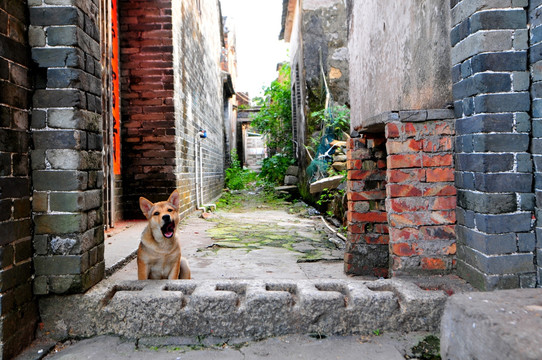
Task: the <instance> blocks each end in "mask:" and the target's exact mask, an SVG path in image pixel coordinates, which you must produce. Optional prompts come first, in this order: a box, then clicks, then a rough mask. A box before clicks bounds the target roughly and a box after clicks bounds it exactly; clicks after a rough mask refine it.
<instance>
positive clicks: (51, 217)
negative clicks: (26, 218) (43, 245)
mask: <svg viewBox="0 0 542 360" xmlns="http://www.w3.org/2000/svg"><path fill="white" fill-rule="evenodd" d="M34 224H35V227H34V231H35V233H36V234H38V235H42V234H73V233H81V232H84V231H86V230H87V215H86V214H83V213H74V214H38V215H35V216H34Z"/></svg>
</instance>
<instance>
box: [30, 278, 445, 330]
mask: <svg viewBox="0 0 542 360" xmlns="http://www.w3.org/2000/svg"><path fill="white" fill-rule="evenodd" d="M446 299H447V296H446V295H445V293H444V292H443V291H440V290H436V291H428V290H423V289H421V288H419V287H418V286H416V285H414V284H412V283H408V282H405V281H401V280H395V279H386V280H384V279H382V280H376V281H360V280H353V281H347V280H301V281H294V280H282V281H278V280H274V281H263V280H227V281H196V280H184V281H183V280H159V281H158V280H148V281H123V282H104V283H102V284H100V285H98V286H96V287H95V288H93V289H91V290H90V291H88V292H87V293H85V294H77V295H70V296H56V295H54V296H48V297H43V298H41V299H40V311H41V318H42V322H43V324H44V329H43V331H45V332H46V333H48V336H50V337H52V338H54V339H57V340H62V339H66V338H74V337H77V338H81V337H91V336H96V335H102V334H116V335H120V336H124V337H127V338H141V337H149V336H214V337H222V338H224V337H244V338H249V339H261V338H265V337H269V336H279V335H285V334H309V333H319V334H326V335H352V334H370V333H372V332H373V331H375V330H380V331H386V332H390V331H395V332H410V331H436V330H437V329H438V327H439V323H440V317H441V315H442V311H443V309H444V304H445V302H446Z"/></svg>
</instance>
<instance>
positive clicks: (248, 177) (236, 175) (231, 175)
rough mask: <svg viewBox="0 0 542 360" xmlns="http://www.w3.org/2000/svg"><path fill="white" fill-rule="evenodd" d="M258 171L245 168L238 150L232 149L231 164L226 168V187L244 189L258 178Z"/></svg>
mask: <svg viewBox="0 0 542 360" xmlns="http://www.w3.org/2000/svg"><path fill="white" fill-rule="evenodd" d="M256 176H257V175H256V173H255V172H253V171H251V170H248V169H243V168H242V167H241V162H240V161H239V156H238V155H237V151H236V150H235V149H233V150H232V151H231V166H230V167H229V168H227V169H226V179H225V181H226V187H227V188H228V189H230V190H242V189H244V188H245V187H246V186H247V184H249V183H251V182H253V181H255V180H256Z"/></svg>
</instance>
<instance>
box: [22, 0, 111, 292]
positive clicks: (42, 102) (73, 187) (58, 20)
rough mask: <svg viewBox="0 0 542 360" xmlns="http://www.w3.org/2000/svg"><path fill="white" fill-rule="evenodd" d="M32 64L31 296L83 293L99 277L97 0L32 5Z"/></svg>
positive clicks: (100, 141) (101, 264)
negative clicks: (32, 257) (33, 77)
mask: <svg viewBox="0 0 542 360" xmlns="http://www.w3.org/2000/svg"><path fill="white" fill-rule="evenodd" d="M28 5H29V9H28V11H29V15H30V27H29V35H28V37H29V43H30V45H31V47H32V50H31V56H32V60H33V61H34V63H35V64H34V65H35V67H34V71H35V72H34V74H35V82H34V84H35V89H34V93H33V96H32V120H31V131H32V141H33V147H32V150H31V160H32V161H31V165H32V185H33V193H32V211H33V220H34V221H33V224H34V227H33V246H34V271H35V278H34V288H33V289H34V293H35V294H37V295H45V294H51V293H55V294H63V293H74V292H82V291H86V290H87V289H89V288H90V287H91V286H93V285H94V284H96V283H97V282H98V281H100V280H101V279H102V278H103V276H104V269H105V265H104V256H103V255H104V244H103V241H104V233H103V210H102V209H103V208H102V202H103V200H102V191H103V161H102V147H103V138H102V117H101V111H102V106H101V81H100V79H101V66H100V57H101V54H100V32H99V7H100V4H99V2H98V1H94V0H91V1H75V2H74V1H71V0H60V1H53V0H44V1H32V2H29V4H28Z"/></svg>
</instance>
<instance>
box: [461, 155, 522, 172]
mask: <svg viewBox="0 0 542 360" xmlns="http://www.w3.org/2000/svg"><path fill="white" fill-rule="evenodd" d="M455 164H456V170H459V171H474V172H500V171H511V170H513V169H514V155H513V154H484V153H482V154H480V153H470V154H469V153H467V154H457V155H456V157H455Z"/></svg>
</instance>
